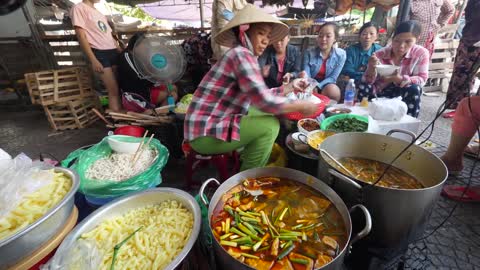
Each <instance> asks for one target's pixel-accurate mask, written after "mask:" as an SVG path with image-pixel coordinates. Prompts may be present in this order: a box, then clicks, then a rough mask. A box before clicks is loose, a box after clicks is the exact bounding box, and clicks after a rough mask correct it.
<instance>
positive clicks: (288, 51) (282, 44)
mask: <svg viewBox="0 0 480 270" xmlns="http://www.w3.org/2000/svg"><path fill="white" fill-rule="evenodd" d="M289 41H290V36H289V35H287V36H285V37H284V38H283V39H281V40H279V41H277V42H275V43H273V44H272V45H270V46H268V47H267V49H266V50H265V52H263V54H262V55H261V56H260V57H259V58H258V63H259V64H260V67H261V68H262V75H263V78H264V79H265V84H266V85H267V86H268V87H269V88H273V87H279V86H281V85H282V83H283V82H285V83H289V82H290V80H291V79H292V78H295V77H296V76H298V73H299V72H300V64H301V59H300V51H299V50H298V49H297V47H295V46H293V45H290V44H288V42H289Z"/></svg>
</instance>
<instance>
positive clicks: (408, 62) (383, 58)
mask: <svg viewBox="0 0 480 270" xmlns="http://www.w3.org/2000/svg"><path fill="white" fill-rule="evenodd" d="M375 55H376V56H377V57H378V60H379V61H380V64H384V65H395V64H394V63H393V59H392V57H391V56H392V46H391V45H389V46H387V47H385V48H383V49H381V50H379V51H377V52H376V53H375ZM429 59H430V55H429V53H428V51H427V49H425V48H424V47H422V46H420V45H413V47H412V48H410V50H409V51H408V52H407V54H406V55H405V57H404V58H403V59H402V62H401V64H400V75H402V78H403V80H402V82H401V83H400V85H399V86H400V87H405V86H408V85H411V84H416V85H419V86H420V87H422V86H424V85H425V82H426V81H427V79H428V65H429V62H430V60H429ZM368 74H369V70H368V68H367V71H366V72H365V73H364V74H363V78H362V80H363V81H364V82H367V83H369V84H373V89H374V91H376V92H377V93H379V92H381V91H382V90H383V89H384V88H385V87H387V86H388V85H389V84H390V83H387V82H385V81H383V80H382V79H381V78H380V77H378V78H377V74H376V73H375V75H374V76H369V75H368Z"/></svg>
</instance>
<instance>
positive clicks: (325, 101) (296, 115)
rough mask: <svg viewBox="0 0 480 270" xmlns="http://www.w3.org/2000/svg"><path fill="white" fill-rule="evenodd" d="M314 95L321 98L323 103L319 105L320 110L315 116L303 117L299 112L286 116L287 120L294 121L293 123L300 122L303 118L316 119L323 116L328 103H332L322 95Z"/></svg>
mask: <svg viewBox="0 0 480 270" xmlns="http://www.w3.org/2000/svg"><path fill="white" fill-rule="evenodd" d="M313 95H314V96H316V97H317V98H319V99H320V100H321V101H322V102H321V103H319V104H318V109H317V111H316V112H315V113H314V114H312V115H303V114H301V113H299V112H291V113H287V114H284V116H285V118H287V119H289V120H293V121H298V120H300V119H303V118H316V117H317V116H319V115H320V114H322V113H323V111H324V110H325V108H326V107H327V105H328V103H330V99H329V98H328V97H327V96H324V95H320V94H317V93H313Z"/></svg>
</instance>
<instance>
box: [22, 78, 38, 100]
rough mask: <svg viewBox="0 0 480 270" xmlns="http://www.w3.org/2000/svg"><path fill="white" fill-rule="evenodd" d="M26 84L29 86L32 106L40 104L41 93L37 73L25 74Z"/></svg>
mask: <svg viewBox="0 0 480 270" xmlns="http://www.w3.org/2000/svg"><path fill="white" fill-rule="evenodd" d="M24 77H25V84H26V85H27V89H28V95H29V96H30V101H31V102H32V104H40V92H38V86H37V81H36V79H35V73H25V74H24Z"/></svg>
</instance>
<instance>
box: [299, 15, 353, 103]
mask: <svg viewBox="0 0 480 270" xmlns="http://www.w3.org/2000/svg"><path fill="white" fill-rule="evenodd" d="M338 36H339V34H338V26H337V25H336V24H335V23H332V22H327V23H325V24H323V25H322V26H321V27H320V29H319V32H318V38H317V44H318V47H316V48H313V49H310V50H308V51H307V52H305V55H304V56H303V71H302V72H301V74H300V75H299V77H304V76H308V77H310V78H314V79H316V80H317V82H318V85H317V88H318V90H319V92H321V94H323V95H326V96H328V97H329V98H331V99H333V100H336V101H339V100H340V98H341V93H340V88H338V86H337V85H336V83H337V78H338V75H340V72H341V71H342V69H343V65H344V64H345V59H346V58H347V54H346V53H345V51H344V50H343V49H340V48H334V47H333V44H334V43H335V42H336V41H337V38H338Z"/></svg>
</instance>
